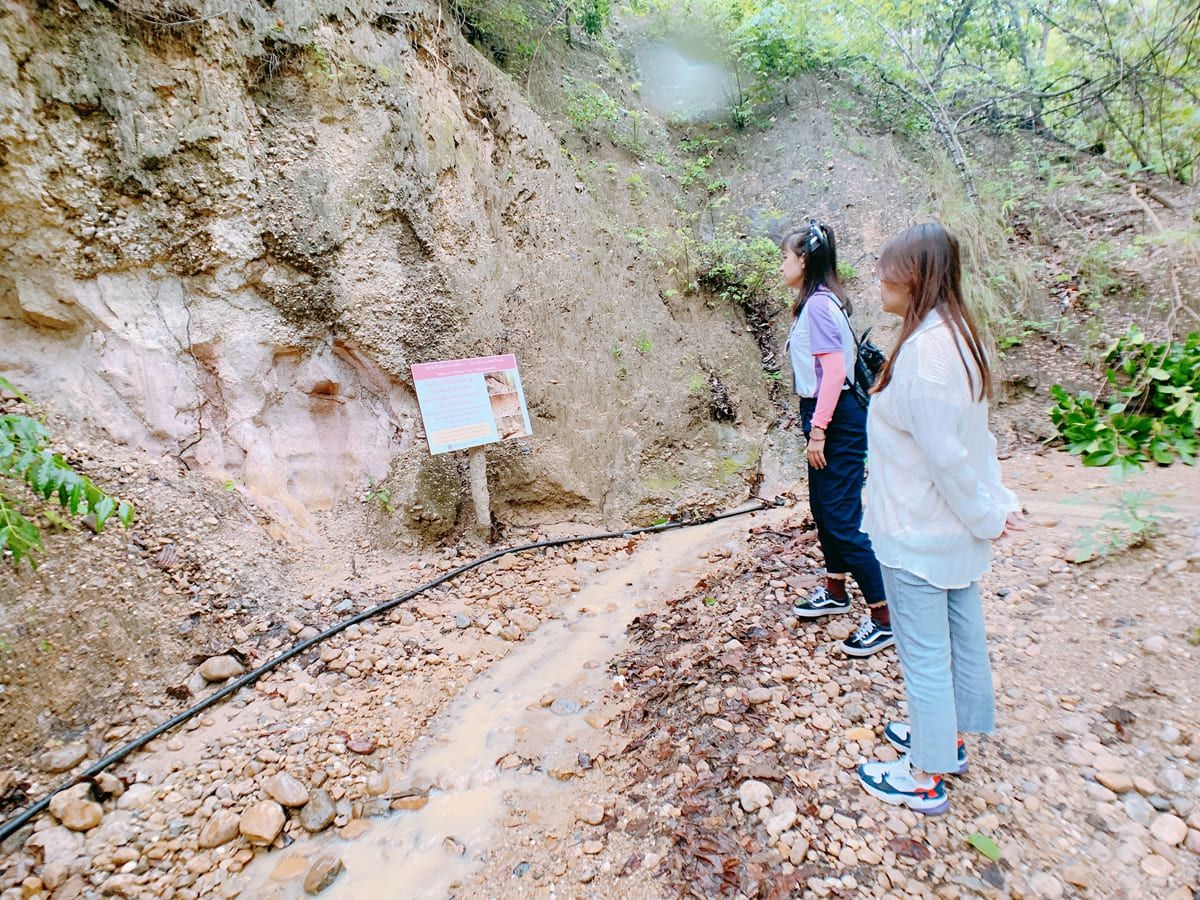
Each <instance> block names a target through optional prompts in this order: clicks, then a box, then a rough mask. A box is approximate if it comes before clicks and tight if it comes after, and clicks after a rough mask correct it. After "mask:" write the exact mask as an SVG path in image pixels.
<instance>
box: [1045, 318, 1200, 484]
mask: <svg viewBox="0 0 1200 900" xmlns="http://www.w3.org/2000/svg"><path fill="white" fill-rule="evenodd" d="M1104 363H1105V377H1106V381H1107V391H1106V392H1103V393H1102V395H1101V396H1100V397H1096V396H1093V395H1092V394H1091V393H1089V392H1082V393H1079V394H1076V395H1075V396H1071V395H1070V394H1068V393H1067V391H1066V390H1064V389H1063V387H1062V385H1057V384H1056V385H1054V387H1052V388H1051V389H1050V391H1051V394H1052V395H1053V397H1054V401H1055V405H1054V406H1053V407H1052V408H1051V410H1050V418H1051V420H1052V421H1053V422H1054V426H1055V427H1056V428H1057V429H1058V433H1059V434H1060V435H1061V436H1062V438H1063V440H1064V441H1065V442H1066V446H1067V450H1068V451H1069V452H1071V453H1073V454H1075V455H1077V456H1081V457H1083V464H1084V465H1085V466H1119V467H1121V468H1122V469H1136V468H1141V466H1142V464H1143V463H1147V462H1154V463H1158V464H1159V465H1168V464H1170V463H1172V462H1175V461H1176V460H1182V461H1183V462H1185V463H1187V464H1188V465H1192V464H1194V463H1195V461H1196V450H1197V443H1196V429H1197V427H1200V334H1198V333H1196V332H1193V333H1192V334H1189V335H1188V336H1187V339H1186V340H1184V341H1171V342H1169V343H1167V344H1155V343H1152V342H1150V341H1149V340H1147V339H1146V336H1145V335H1144V334H1142V333H1141V331H1139V330H1138V329H1137V328H1136V327H1135V328H1132V329H1130V331H1129V334H1127V335H1126V336H1125V337H1123V338H1121V339H1120V340H1119V341H1117V342H1116V344H1115V345H1113V347H1112V348H1111V349H1110V350H1109V352H1108V354H1107V355H1106V356H1105V358H1104Z"/></svg>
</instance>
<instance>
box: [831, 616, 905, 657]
mask: <svg viewBox="0 0 1200 900" xmlns="http://www.w3.org/2000/svg"><path fill="white" fill-rule="evenodd" d="M894 643H896V638H895V636H894V635H893V634H892V629H890V628H888V627H887V626H885V625H880V624H879V623H878V622H876V621H875V620H874V619H872V618H871V617H870V616H863V620H862V622H861V623H859V626H858V628H856V629H854V634H852V635H850V637H848V638H846V639H845V640H844V641H842V650H843V651H844V652H845V654H846V655H847V656H870V655H871V654H873V653H878V652H879V651H880V650H885V649H887V648H888V647H890V646H892V644H894Z"/></svg>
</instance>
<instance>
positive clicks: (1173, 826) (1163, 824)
mask: <svg viewBox="0 0 1200 900" xmlns="http://www.w3.org/2000/svg"><path fill="white" fill-rule="evenodd" d="M64 824H65V823H64ZM1150 833H1151V834H1152V835H1154V837H1155V838H1156V839H1157V840H1160V841H1162V842H1163V843H1164V844H1166V845H1167V846H1168V847H1174V846H1177V845H1178V844H1182V843H1183V841H1184V838H1186V837H1187V833H1188V828H1187V824H1186V823H1185V822H1184V821H1183V819H1181V818H1179V817H1178V816H1173V815H1170V814H1169V813H1168V814H1165V815H1161V816H1159V817H1158V818H1157V819H1155V820H1154V824H1152V825H1151V826H1150Z"/></svg>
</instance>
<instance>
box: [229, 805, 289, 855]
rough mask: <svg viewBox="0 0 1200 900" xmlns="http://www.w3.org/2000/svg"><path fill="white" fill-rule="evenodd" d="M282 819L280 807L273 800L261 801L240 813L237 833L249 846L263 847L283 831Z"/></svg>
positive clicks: (281, 808)
mask: <svg viewBox="0 0 1200 900" xmlns="http://www.w3.org/2000/svg"><path fill="white" fill-rule="evenodd" d="M284 818H285V816H284V814H283V807H282V806H280V805H279V804H278V803H276V802H275V801H274V800H263V801H260V802H259V803H255V804H254V805H253V806H251V807H250V808H249V809H248V810H246V811H245V812H244V813H242V817H241V819H240V820H239V821H238V831H240V832H241V833H242V834H243V835H244V836H245V838H246V840H248V841H249V842H250V843H251V844H256V845H258V846H263V847H265V846H267V845H268V844H270V843H271V842H272V841H274V840H275V838H277V837H278V836H279V832H280V831H282V830H283V822H284Z"/></svg>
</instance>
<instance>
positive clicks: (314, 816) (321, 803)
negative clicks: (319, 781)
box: [300, 788, 337, 832]
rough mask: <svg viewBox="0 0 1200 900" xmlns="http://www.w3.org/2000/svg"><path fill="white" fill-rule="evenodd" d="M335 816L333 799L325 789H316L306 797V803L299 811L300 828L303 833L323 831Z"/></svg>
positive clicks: (335, 810)
mask: <svg viewBox="0 0 1200 900" xmlns="http://www.w3.org/2000/svg"><path fill="white" fill-rule="evenodd" d="M336 816H337V809H336V807H335V806H334V803H333V798H332V797H331V796H329V791H327V790H325V788H317V789H316V790H314V791H312V792H311V793H310V794H309V795H308V802H307V803H306V804H304V807H303V808H302V809H301V810H300V826H301V827H302V828H303V829H304V830H305V831H312V832H317V831H324V830H325V829H326V828H328V827H329V826H330V825H331V824H332V823H333V820H334V817H336Z"/></svg>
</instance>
